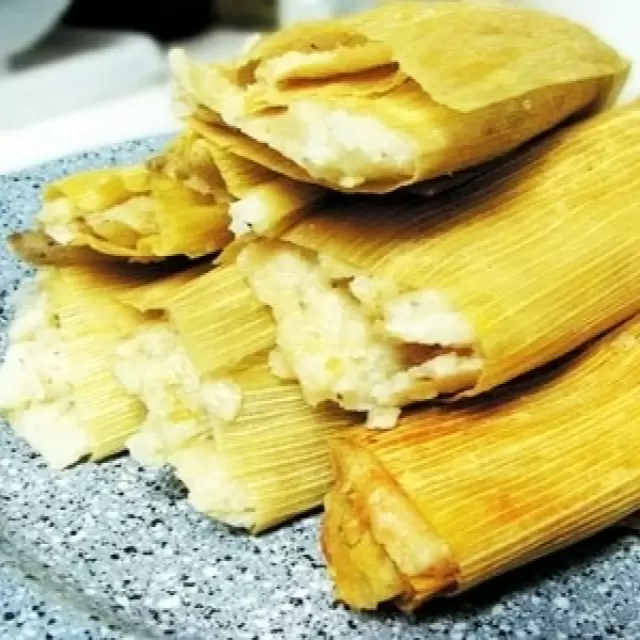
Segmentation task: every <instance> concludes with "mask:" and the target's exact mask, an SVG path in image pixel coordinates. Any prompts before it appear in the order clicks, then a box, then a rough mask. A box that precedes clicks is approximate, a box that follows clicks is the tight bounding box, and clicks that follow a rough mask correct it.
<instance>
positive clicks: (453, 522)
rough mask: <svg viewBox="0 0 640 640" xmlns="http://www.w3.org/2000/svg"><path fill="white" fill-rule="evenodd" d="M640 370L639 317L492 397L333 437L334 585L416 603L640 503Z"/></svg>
mask: <svg viewBox="0 0 640 640" xmlns="http://www.w3.org/2000/svg"><path fill="white" fill-rule="evenodd" d="M639 372H640V322H639V321H638V320H637V319H635V320H632V321H630V322H629V323H628V324H626V325H625V326H623V327H622V328H620V329H618V330H615V331H613V332H612V333H610V334H609V335H607V336H606V337H604V338H603V339H601V340H600V341H599V342H598V343H596V344H595V345H593V346H591V347H590V348H589V349H588V350H586V351H585V352H583V353H582V354H581V355H579V356H578V357H576V358H575V359H573V360H570V361H567V362H565V363H564V364H563V366H561V367H557V368H553V369H547V371H546V372H544V373H540V374H538V375H537V376H536V377H535V378H530V379H529V380H525V381H522V382H521V383H519V384H516V385H514V386H512V387H511V388H506V389H504V390H501V391H500V393H498V394H495V396H494V397H493V398H491V399H489V398H487V399H482V400H480V399H478V400H476V401H474V402H470V403H469V404H467V405H465V406H464V407H462V408H457V409H455V410H454V409H453V408H441V409H422V410H417V411H415V412H414V413H412V414H411V415H409V416H407V417H406V418H405V419H403V423H402V426H401V427H399V428H398V429H396V430H393V431H390V432H382V433H375V434H374V433H372V432H369V433H366V434H362V433H361V432H358V433H356V432H354V435H353V436H352V437H349V436H347V437H345V438H342V439H336V440H335V441H334V442H332V453H333V461H334V473H335V484H334V487H333V489H332V491H331V493H330V494H329V496H328V498H327V502H326V507H327V513H326V516H325V521H324V526H323V547H324V551H325V554H326V556H327V560H328V562H329V569H330V572H331V574H332V576H333V578H334V580H335V581H336V585H337V589H338V595H339V596H340V597H341V598H342V599H344V600H345V601H346V602H347V603H348V604H350V605H351V606H353V607H357V608H375V607H376V606H377V604H379V603H380V602H382V601H384V600H387V599H390V598H395V601H396V603H397V604H398V606H399V607H400V608H402V609H404V610H406V611H410V610H413V609H414V608H416V607H417V606H419V605H420V604H421V603H422V602H424V601H425V600H427V599H428V598H431V597H433V596H437V595H449V594H452V593H458V592H459V591H461V590H465V589H468V588H470V587H472V586H474V585H476V584H478V583H479V582H482V581H484V580H487V579H489V578H491V577H492V576H495V575H497V574H499V573H502V572H504V571H507V570H509V569H512V568H514V567H517V566H519V565H522V564H524V563H525V562H528V561H530V560H533V559H534V558H537V557H539V556H542V555H544V554H547V553H550V552H552V551H554V550H556V549H559V548H562V547H566V546H568V545H570V544H572V543H574V542H576V541H578V540H581V539H583V538H586V537H587V536H590V535H592V534H594V533H596V532H597V531H599V530H601V529H604V528H605V527H607V526H609V525H611V524H613V523H615V522H617V521H619V520H621V519H623V518H624V517H626V516H628V515H630V514H631V513H633V512H634V511H636V510H637V509H638V508H639V507H640V459H639V458H638V455H637V450H638V445H640V441H639V437H640V436H639V433H640V432H638V429H637V427H636V425H637V420H638V418H639V417H640V416H639V415H638V411H639V406H640V405H638V402H637V396H638V389H639V388H640V376H639Z"/></svg>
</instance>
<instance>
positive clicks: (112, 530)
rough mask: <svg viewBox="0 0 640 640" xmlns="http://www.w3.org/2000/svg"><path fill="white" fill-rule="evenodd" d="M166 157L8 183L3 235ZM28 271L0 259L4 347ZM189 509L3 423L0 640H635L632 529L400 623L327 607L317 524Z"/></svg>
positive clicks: (148, 480) (145, 148) (160, 477)
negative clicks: (105, 176) (47, 449)
mask: <svg viewBox="0 0 640 640" xmlns="http://www.w3.org/2000/svg"><path fill="white" fill-rule="evenodd" d="M159 143H160V141H159V140H157V139H156V140H150V141H145V142H138V143H130V144H125V145H120V146H118V147H114V148H110V149H104V150H100V151H97V152H92V153H89V154H83V155H82V156H78V157H74V158H70V159H65V160H60V161H57V162H53V163H49V164H47V165H44V166H41V167H38V168H36V169H34V170H32V171H27V172H23V173H19V174H14V175H9V176H3V177H0V225H1V227H2V232H0V233H1V234H2V235H4V233H5V232H6V230H8V229H9V228H15V227H17V226H20V225H22V224H24V221H25V219H27V218H28V217H29V216H30V215H31V214H32V213H33V211H34V210H35V209H36V207H37V199H38V192H39V189H40V187H41V185H42V183H43V182H45V181H48V180H51V179H53V178H56V177H58V176H60V175H63V174H65V173H68V172H70V171H73V170H79V169H83V168H89V167H92V166H101V165H104V164H108V163H113V162H119V163H123V162H128V161H133V160H134V159H137V158H139V157H141V156H144V155H145V154H147V153H149V152H150V151H151V150H152V149H154V148H156V147H157V146H158V144H159ZM24 273H25V271H24V269H23V268H22V267H20V266H18V265H17V264H16V262H15V261H14V260H13V259H12V258H11V257H9V255H8V254H7V252H6V251H5V250H4V248H3V249H0V274H1V279H0V349H3V348H4V344H3V341H4V328H5V327H6V324H7V321H8V310H7V308H6V305H7V299H8V296H9V294H10V293H11V292H12V291H13V290H14V289H15V287H16V285H17V283H18V282H19V281H20V279H21V278H22V277H23V275H24ZM183 498H184V494H183V490H182V488H181V487H180V486H179V484H178V483H177V482H176V481H174V480H173V479H172V478H171V477H170V476H169V475H168V474H167V473H166V472H164V471H153V470H146V469H142V468H140V467H139V466H138V465H136V464H135V463H134V462H132V461H131V460H129V459H127V458H125V457H122V458H119V459H116V460H112V461H110V462H107V463H103V464H101V465H95V464H86V465H80V466H78V467H76V468H75V469H71V470H69V471H65V472H52V471H50V470H49V469H48V468H47V467H46V466H45V465H44V463H43V462H41V461H40V460H39V459H38V457H37V456H35V455H34V454H33V453H31V452H30V451H29V449H28V447H27V446H26V445H24V444H23V443H22V442H21V441H19V440H18V439H17V438H16V437H14V435H13V434H12V433H11V432H10V431H9V429H8V428H7V427H6V425H5V424H4V423H0V638H11V639H12V640H22V639H23V638H35V639H37V640H40V639H51V640H58V639H59V640H76V639H78V638H92V639H100V640H102V639H116V638H117V639H119V640H121V639H124V638H131V639H138V638H162V637H164V638H167V637H175V638H181V639H190V640H192V639H194V640H195V639H203V640H204V639H206V640H209V639H224V638H230V639H232V638H233V639H235V638H238V639H240V638H247V639H251V638H255V639H259V640H269V639H276V638H286V639H302V638H309V639H311V638H314V639H315V638H336V639H337V638H345V639H356V638H360V639H362V640H373V639H381V640H392V639H400V638H402V639H403V640H413V639H416V640H418V639H422V638H426V637H429V638H450V639H460V640H461V639H463V638H469V639H471V638H478V639H481V638H491V639H493V638H544V639H547V638H603V637H608V638H640V541H639V540H638V539H637V538H636V537H634V536H633V535H632V534H628V533H626V532H625V531H623V530H613V531H610V532H607V533H605V534H603V535H601V536H599V537H597V538H596V539H594V540H591V541H588V542H586V543H583V544H581V545H579V546H578V547H576V548H574V549H572V550H569V551H566V552H563V553H562V554H558V555H555V556H552V557H551V558H547V559H545V560H542V561H540V562H537V563H536V564H534V565H533V566H531V567H526V568H524V569H522V570H519V571H517V572H515V573H513V574H510V575H507V576H504V577H502V578H500V579H498V580H495V581H493V582H492V583H490V584H489V585H486V586H484V587H481V588H479V589H476V590H475V591H473V592H471V593H469V594H467V595H465V596H463V597H461V598H459V599H455V600H446V601H438V602H434V603H432V604H431V605H430V606H428V607H427V608H426V609H425V610H424V611H423V612H422V613H420V615H419V616H418V617H416V618H405V617H403V616H401V615H399V614H397V613H394V612H381V613H378V614H354V613H351V612H349V611H347V610H346V609H345V608H344V607H342V606H341V605H339V604H336V603H335V602H334V601H333V598H332V589H331V584H330V582H329V580H328V577H327V575H326V573H325V570H324V567H323V562H322V557H321V554H320V551H319V549H318V541H317V537H318V526H317V524H318V516H311V517H308V518H306V519H304V520H301V521H299V522H297V523H295V524H293V525H292V526H288V527H282V528H280V529H278V530H277V531H274V532H272V533H269V534H266V535H263V536H262V537H259V538H251V537H248V536H246V535H244V534H242V533H237V532H230V531H229V530H228V529H227V528H225V527H223V526H220V525H218V524H216V523H214V522H210V521H208V520H206V519H205V518H203V517H201V516H199V515H198V514H197V513H195V512H194V511H193V510H192V509H191V508H190V507H189V506H188V505H187V503H186V502H185V501H184V500H183Z"/></svg>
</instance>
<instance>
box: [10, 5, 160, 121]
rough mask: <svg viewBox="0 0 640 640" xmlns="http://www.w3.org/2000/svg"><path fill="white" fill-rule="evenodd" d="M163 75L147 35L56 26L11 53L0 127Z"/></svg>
mask: <svg viewBox="0 0 640 640" xmlns="http://www.w3.org/2000/svg"><path fill="white" fill-rule="evenodd" d="M2 1H3V0H0V6H1V3H2ZM166 76H167V65H166V62H165V58H164V54H163V53H162V51H161V49H160V47H159V46H158V45H157V44H156V43H155V42H154V41H153V40H152V39H151V38H150V37H149V36H146V35H143V34H137V33H120V32H117V31H113V32H101V31H93V30H91V31H90V30H86V31H85V30H81V29H68V28H59V29H57V30H56V31H55V32H54V33H53V34H51V35H50V36H49V37H48V38H47V39H46V40H45V41H44V42H42V43H41V45H40V46H39V47H36V48H34V49H32V50H31V51H29V52H26V53H24V54H22V55H21V56H18V57H16V58H15V59H14V63H13V65H12V66H11V67H9V69H8V71H7V73H6V74H5V75H4V76H2V77H0V129H3V128H5V129H6V128H9V127H16V126H22V125H25V124H29V123H31V122H35V121H37V120H42V118H47V117H51V116H55V115H58V114H60V113H64V112H65V111H69V110H71V109H78V108H80V107H83V106H85V105H88V104H92V103H95V102H97V101H98V100H104V99H106V98H111V97H114V96H118V95H122V94H124V93H126V92H128V91H132V90H135V89H138V88H141V87H144V86H148V85H149V84H151V83H152V82H157V81H158V80H159V79H161V78H163V77H166Z"/></svg>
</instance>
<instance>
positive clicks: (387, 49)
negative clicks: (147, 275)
mask: <svg viewBox="0 0 640 640" xmlns="http://www.w3.org/2000/svg"><path fill="white" fill-rule="evenodd" d="M487 34H491V35H490V37H489V36H488V35H487ZM451 42H464V46H460V47H455V48H454V49H452V47H451ZM172 63H173V69H174V75H175V77H176V80H177V83H178V86H179V90H180V91H181V92H182V97H183V100H184V102H186V103H187V104H188V105H189V106H190V109H191V113H192V114H193V119H196V120H201V121H202V122H203V123H204V124H205V125H210V124H211V122H212V121H213V122H214V124H217V123H216V122H215V120H216V117H218V118H220V119H221V120H222V121H223V122H224V123H225V124H226V125H227V126H229V127H232V128H234V129H235V130H237V132H240V133H241V134H244V141H243V140H242V138H240V141H239V142H238V143H237V145H236V152H237V153H239V154H241V155H242V154H246V155H251V157H252V159H253V160H255V161H258V162H260V163H262V164H264V165H265V166H268V167H270V168H272V169H273V170H274V171H277V172H280V173H283V174H284V175H287V176H289V177H291V178H294V179H297V180H306V181H311V182H318V183H320V184H324V185H326V186H329V187H331V188H336V189H340V190H344V191H364V192H383V191H389V190H392V189H395V188H397V187H399V186H402V185H407V184H411V183H415V182H418V181H421V180H424V179H427V178H433V177H437V176H441V175H445V174H448V173H450V172H453V171H457V170H460V169H464V168H466V167H470V166H473V165H476V164H479V163H482V162H484V161H486V160H489V159H491V158H494V157H496V156H498V155H501V154H503V153H505V152H506V151H508V150H510V149H513V148H514V147H516V146H518V145H519V144H521V143H522V142H524V141H526V140H528V139H530V138H531V137H533V136H535V135H536V134H538V133H540V132H542V131H545V130H547V129H549V128H550V127H552V126H553V125H555V124H557V123H558V122H561V121H562V120H564V119H565V118H566V117H567V116H569V115H571V114H574V113H576V112H579V111H581V110H584V109H585V108H587V107H589V108H596V107H597V106H599V105H601V104H602V103H605V102H607V101H608V100H610V99H612V98H613V97H614V96H615V95H616V94H617V90H618V89H619V86H620V85H621V84H622V82H623V81H624V78H625V77H626V73H627V67H628V65H627V63H626V62H625V61H624V60H623V59H622V58H620V56H618V54H617V53H616V52H615V51H613V50H612V49H611V48H609V47H608V46H607V45H605V44H604V43H602V42H601V41H599V40H598V39H597V38H596V37H595V36H593V35H592V34H591V33H589V32H588V31H587V30H585V29H583V28H582V27H579V26H577V25H574V24H572V23H570V22H568V21H566V20H564V19H561V18H558V17H555V16H551V15H547V14H544V13H541V12H536V11H532V10H528V9H522V8H511V7H498V6H480V5H468V4H456V3H436V4H430V5H428V6H426V5H425V4H424V3H417V2H415V3H413V2H412V3H404V4H401V5H394V6H383V7H379V8H377V9H375V10H372V11H369V12H366V13H363V14H360V15H356V16H352V17H348V18H344V19H341V20H335V21H327V22H316V23H302V24H299V25H295V26H293V27H290V28H288V29H285V30H283V31H281V32H279V33H277V34H275V35H273V36H270V37H265V38H262V39H261V40H260V41H258V43H257V44H256V45H255V46H254V47H253V48H252V49H251V50H250V51H249V52H248V53H247V54H246V56H245V57H244V58H243V59H241V60H240V61H239V62H238V63H237V64H236V65H234V66H231V65H226V66H221V65H198V64H193V63H191V62H189V60H188V59H187V58H186V57H185V56H184V55H183V54H181V53H180V52H176V53H174V54H173V56H172ZM308 104H312V105H314V106H317V107H319V108H320V111H318V117H316V118H312V117H309V118H308V119H304V118H302V115H300V116H298V115H297V114H298V111H296V110H299V113H300V114H301V113H302V109H303V108H305V107H306V106H307V105H308ZM300 105H302V106H300ZM343 114H348V116H360V118H361V120H362V122H363V123H365V121H366V125H367V126H368V125H371V124H372V123H373V124H375V125H376V127H378V125H380V126H381V127H382V128H384V130H386V131H391V132H393V133H394V134H397V136H396V137H395V138H394V139H398V136H399V137H400V138H401V139H402V140H405V141H408V142H409V143H410V145H412V153H411V158H410V160H407V159H406V158H405V159H403V160H402V161H400V160H398V159H397V158H395V160H397V162H395V161H391V162H387V160H389V158H385V153H386V154H388V155H393V154H394V150H393V148H392V145H391V147H386V148H385V149H382V148H381V149H380V155H381V158H380V159H379V162H378V161H377V163H374V165H372V166H371V167H369V168H367V169H366V170H364V169H363V170H360V172H359V170H358V169H355V168H353V169H350V168H348V166H349V164H350V161H351V159H352V152H353V150H354V149H357V150H358V153H360V152H361V153H362V155H363V156H365V158H364V159H363V162H365V163H366V162H372V157H371V156H372V154H374V151H373V149H374V148H376V149H377V147H374V146H372V145H374V144H375V139H376V135H374V133H375V132H378V131H381V130H382V129H380V128H379V127H378V128H375V129H368V131H370V135H365V134H364V133H363V134H362V137H363V141H362V144H361V145H360V146H359V143H358V142H357V134H356V133H355V127H354V126H352V125H345V127H344V130H341V133H337V132H336V131H337V130H334V129H332V128H330V127H331V126H334V125H335V124H336V122H337V121H338V120H340V119H341V118H343V117H344V115H343ZM330 122H331V123H332V124H331V125H329V124H328V123H330ZM349 122H352V121H349ZM322 127H325V128H326V131H325V129H323V128H322ZM320 130H321V131H322V135H317V134H316V132H317V131H320ZM363 131H364V129H363ZM350 135H351V136H355V138H354V139H353V140H351V141H350V143H349V144H350V146H348V145H347V146H348V148H347V147H345V150H344V154H342V155H338V156H336V157H335V158H334V159H333V161H326V162H325V160H324V159H322V158H321V159H320V160H319V161H318V162H319V163H320V164H318V162H316V161H315V160H313V159H310V156H309V154H314V153H316V151H317V147H318V146H319V145H321V144H324V143H326V142H327V141H328V140H330V141H331V142H332V143H336V144H338V143H339V144H345V145H346V143H345V142H344V140H345V139H346V138H348V137H349V136H350ZM365 140H366V143H365V142H364V141H365ZM311 141H313V144H312V143H311ZM327 148H330V145H328V146H327ZM367 152H369V156H368V157H366V156H367ZM318 153H319V152H318ZM375 153H376V154H377V151H376V152H375ZM403 157H404V156H403ZM323 162H324V164H323Z"/></svg>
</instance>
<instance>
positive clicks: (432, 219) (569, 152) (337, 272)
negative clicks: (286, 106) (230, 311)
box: [238, 104, 640, 427]
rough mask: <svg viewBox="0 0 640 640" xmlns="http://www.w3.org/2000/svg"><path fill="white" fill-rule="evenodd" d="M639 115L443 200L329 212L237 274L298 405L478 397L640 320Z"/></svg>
mask: <svg viewBox="0 0 640 640" xmlns="http://www.w3.org/2000/svg"><path fill="white" fill-rule="evenodd" d="M639 153H640V104H633V105H631V106H628V107H625V108H619V109H616V110H611V111H609V112H607V113H605V114H601V115H599V116H596V117H594V118H592V119H590V120H589V121H586V122H583V123H580V124H579V125H574V127H572V128H568V129H565V130H562V131H560V132H557V133H556V134H554V135H553V136H549V137H548V138H547V139H544V140H540V141H538V142H536V143H534V144H530V145H529V146H528V147H527V148H526V149H525V150H523V151H521V152H520V153H518V154H514V155H513V156H512V157H511V158H510V159H509V160H505V161H504V162H502V163H499V164H498V165H496V166H494V167H493V168H492V169H490V170H489V171H488V172H487V173H486V174H484V175H483V176H481V177H479V178H476V179H474V180H472V181H471V182H469V183H467V184H466V185H464V186H462V187H461V188H460V189H458V190H457V191H455V192H452V193H451V194H447V193H445V194H441V195H439V196H437V197H435V198H430V199H422V198H419V197H412V196H409V195H407V194H402V195H400V194H398V195H396V196H394V195H393V194H392V195H391V196H389V195H388V196H385V197H377V198H371V197H369V198H364V197H362V198H360V199H358V198H356V197H355V196H352V197H350V198H348V199H343V200H340V199H336V200H335V201H333V202H332V203H331V204H328V203H327V204H325V205H324V206H323V207H321V208H320V207H316V208H314V209H313V211H307V213H306V215H305V218H304V219H303V220H302V221H301V222H300V223H298V224H297V225H295V226H294V227H292V228H291V229H290V230H288V231H287V232H286V233H284V234H283V235H282V236H281V237H280V238H279V239H278V240H261V241H257V242H254V243H251V244H250V245H249V246H247V247H246V248H245V249H244V250H243V253H242V254H241V255H240V257H239V262H238V264H239V265H240V266H241V268H242V269H243V270H245V271H246V273H247V274H248V276H249V282H250V284H251V286H252V288H253V289H254V291H255V293H256V295H257V297H258V298H259V299H260V300H261V301H262V302H263V303H265V304H267V305H269V306H270V307H271V309H272V310H273V312H274V317H275V320H276V325H277V345H278V348H279V353H280V355H281V356H283V357H284V360H286V361H287V363H288V365H289V368H290V370H291V371H292V372H293V375H294V376H295V377H297V379H298V380H299V381H300V384H301V386H302V389H303V392H304V394H305V397H306V398H307V400H308V401H309V402H310V403H311V404H313V405H316V404H318V403H320V402H323V401H326V400H331V401H334V402H338V403H339V404H340V405H341V406H342V407H344V408H346V409H348V410H355V411H368V412H369V418H370V424H371V425H372V426H381V427H384V426H392V425H393V424H394V423H395V420H396V418H397V416H398V413H399V408H400V407H402V406H404V405H407V404H410V403H412V402H416V401H419V400H427V399H431V398H435V397H460V396H469V395H475V394H479V393H481V392H484V391H487V390H489V389H491V388H493V387H495V386H497V385H499V384H502V383H504V382H507V381H508V380H510V379H513V378H515V377H516V376H518V375H520V374H522V373H525V372H527V371H530V370H532V369H534V368H536V367H538V366H540V365H542V364H544V363H546V362H549V361H551V360H552V359H554V358H556V357H559V356H561V355H563V354H564V353H567V352H569V351H571V350H572V349H574V348H576V347H577V346H579V345H580V344H582V343H584V342H585V341H587V340H588V339H590V338H592V337H594V336H597V335H599V334H600V333H602V332H603V331H605V330H607V329H608V328H610V327H611V326H614V325H615V324H617V323H619V322H621V321H623V320H625V319H627V318H629V317H631V316H632V315H634V314H635V313H637V312H638V311H640V262H639V261H638V255H640V225H639V224H638V220H637V218H636V217H635V216H634V215H633V208H634V207H635V202H636V200H637V198H638V196H640V169H639V167H638V163H637V162H635V160H634V159H635V158H636V157H637V156H638V154H639Z"/></svg>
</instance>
